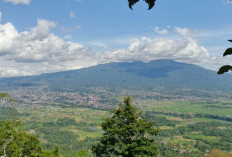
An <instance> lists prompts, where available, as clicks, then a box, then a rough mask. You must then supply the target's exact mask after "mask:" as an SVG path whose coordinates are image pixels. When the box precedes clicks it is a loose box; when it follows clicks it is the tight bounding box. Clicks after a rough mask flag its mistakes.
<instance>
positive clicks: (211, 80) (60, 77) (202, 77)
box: [0, 60, 232, 92]
mask: <svg viewBox="0 0 232 157" xmlns="http://www.w3.org/2000/svg"><path fill="white" fill-rule="evenodd" d="M29 86H48V87H50V88H51V89H53V90H62V91H64V90H78V89H80V88H90V87H105V88H111V89H115V88H122V89H124V88H125V89H143V90H151V89H154V88H157V87H162V88H165V89H170V90H171V89H174V90H177V89H200V90H207V91H227V92H230V91H232V76H231V75H220V76H219V75H217V74H216V72H215V71H211V70H207V69H204V68H202V67H199V66H196V65H191V64H185V63H179V62H175V61H171V60H156V61H151V62H149V63H143V62H132V63H128V62H120V63H108V64H102V65H97V66H93V67H89V68H84V69H79V70H71V71H64V72H57V73H50V74H42V75H38V76H30V77H17V78H1V79H0V87H1V88H15V87H29Z"/></svg>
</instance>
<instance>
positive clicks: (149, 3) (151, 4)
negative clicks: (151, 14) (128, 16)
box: [128, 0, 156, 10]
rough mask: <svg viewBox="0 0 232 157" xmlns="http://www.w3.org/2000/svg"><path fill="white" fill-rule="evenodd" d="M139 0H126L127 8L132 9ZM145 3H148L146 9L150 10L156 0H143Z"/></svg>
mask: <svg viewBox="0 0 232 157" xmlns="http://www.w3.org/2000/svg"><path fill="white" fill-rule="evenodd" d="M138 1H139V0H128V2H129V8H131V9H132V6H133V5H134V4H135V3H137V2H138ZM144 1H145V2H146V3H147V4H148V6H149V7H148V10H150V9H151V8H153V6H154V5H155V2H156V0H144Z"/></svg>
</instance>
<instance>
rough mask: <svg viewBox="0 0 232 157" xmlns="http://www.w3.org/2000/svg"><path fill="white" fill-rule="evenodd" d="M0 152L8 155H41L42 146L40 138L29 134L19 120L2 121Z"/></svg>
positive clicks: (0, 126)
mask: <svg viewBox="0 0 232 157" xmlns="http://www.w3.org/2000/svg"><path fill="white" fill-rule="evenodd" d="M0 154H1V155H6V156H39V155H40V154H42V147H41V145H40V143H39V141H38V139H37V138H36V137H34V136H30V135H27V134H26V133H25V131H24V130H23V129H22V126H21V124H20V123H19V122H15V121H1V122H0Z"/></svg>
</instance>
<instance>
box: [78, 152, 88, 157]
mask: <svg viewBox="0 0 232 157" xmlns="http://www.w3.org/2000/svg"><path fill="white" fill-rule="evenodd" d="M88 156H89V153H88V152H87V151H86V150H79V151H78V152H77V154H76V155H75V157H88Z"/></svg>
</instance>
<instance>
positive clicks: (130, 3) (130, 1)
mask: <svg viewBox="0 0 232 157" xmlns="http://www.w3.org/2000/svg"><path fill="white" fill-rule="evenodd" d="M138 1H139V0H128V2H129V8H131V9H132V6H133V5H134V4H135V3H137V2H138Z"/></svg>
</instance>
